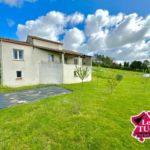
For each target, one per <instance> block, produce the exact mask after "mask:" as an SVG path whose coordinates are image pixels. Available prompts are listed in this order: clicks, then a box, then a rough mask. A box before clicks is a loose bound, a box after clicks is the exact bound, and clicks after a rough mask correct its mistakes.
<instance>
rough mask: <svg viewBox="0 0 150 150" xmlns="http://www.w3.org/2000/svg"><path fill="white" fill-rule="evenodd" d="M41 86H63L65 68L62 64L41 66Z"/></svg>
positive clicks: (43, 64) (42, 64)
mask: <svg viewBox="0 0 150 150" xmlns="http://www.w3.org/2000/svg"><path fill="white" fill-rule="evenodd" d="M39 71H40V84H62V83H63V67H62V64H55V63H54V64H53V63H52V64H49V63H41V64H40V66H39Z"/></svg>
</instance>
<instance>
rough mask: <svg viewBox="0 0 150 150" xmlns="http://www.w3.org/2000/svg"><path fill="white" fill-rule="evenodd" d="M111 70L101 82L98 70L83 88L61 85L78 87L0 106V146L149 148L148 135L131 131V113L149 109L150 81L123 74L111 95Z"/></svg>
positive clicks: (76, 149) (59, 149) (65, 149)
mask: <svg viewBox="0 0 150 150" xmlns="http://www.w3.org/2000/svg"><path fill="white" fill-rule="evenodd" d="M124 72H125V71H124ZM124 72H122V73H124ZM108 75H109V73H104V77H103V78H100V80H99V85H97V81H96V74H95V73H93V79H92V81H91V82H86V83H84V89H83V90H82V85H81V83H80V84H69V85H59V86H61V87H65V88H68V89H71V90H74V92H73V93H68V94H64V95H61V96H55V97H50V98H46V99H45V100H40V101H36V102H33V103H27V104H24V105H20V106H17V107H12V108H7V109H2V110H0V149H2V150H10V149H15V150H20V149H25V150H29V149H43V150H70V149H72V150H82V149H84V150H88V149H91V150H97V149H101V150H120V149H121V150H129V149H136V150H138V149H139V150H140V149H142V150H149V149H150V144H149V142H150V141H149V140H146V141H145V142H144V143H140V142H139V141H138V140H137V139H134V138H133V137H132V136H131V134H132V131H133V129H134V126H133V125H132V124H131V122H130V117H131V116H134V115H137V114H139V113H141V111H143V110H145V111H149V110H150V97H149V95H150V92H149V91H150V83H148V84H147V88H146V91H145V92H143V88H144V85H143V84H141V79H140V77H139V76H133V75H124V80H123V81H122V82H121V83H120V85H118V86H117V87H116V88H115V91H114V95H110V89H109V88H108V87H107V86H106V83H107V77H108Z"/></svg>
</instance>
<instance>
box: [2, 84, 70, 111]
mask: <svg viewBox="0 0 150 150" xmlns="http://www.w3.org/2000/svg"><path fill="white" fill-rule="evenodd" d="M70 92H72V91H71V90H68V89H65V88H62V87H59V86H47V87H40V88H33V89H27V90H21V91H13V92H8V93H0V109H2V108H6V107H11V106H16V105H19V104H22V103H26V102H33V101H37V100H40V99H45V98H47V97H52V96H56V95H60V94H64V93H70Z"/></svg>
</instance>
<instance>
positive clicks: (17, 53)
mask: <svg viewBox="0 0 150 150" xmlns="http://www.w3.org/2000/svg"><path fill="white" fill-rule="evenodd" d="M14 51H17V59H15V58H14ZM19 51H21V52H22V54H23V56H22V57H23V58H22V59H19ZM12 55H13V56H12V57H13V60H17V61H24V50H21V49H13V53H12Z"/></svg>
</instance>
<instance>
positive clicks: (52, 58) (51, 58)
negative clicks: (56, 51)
mask: <svg viewBox="0 0 150 150" xmlns="http://www.w3.org/2000/svg"><path fill="white" fill-rule="evenodd" d="M48 62H54V55H50V54H48Z"/></svg>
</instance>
